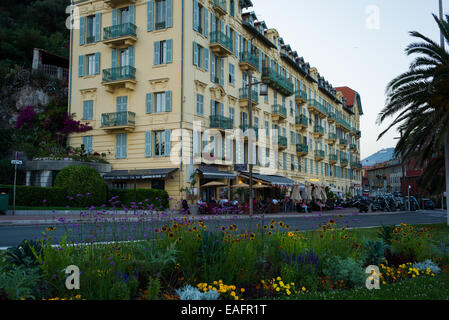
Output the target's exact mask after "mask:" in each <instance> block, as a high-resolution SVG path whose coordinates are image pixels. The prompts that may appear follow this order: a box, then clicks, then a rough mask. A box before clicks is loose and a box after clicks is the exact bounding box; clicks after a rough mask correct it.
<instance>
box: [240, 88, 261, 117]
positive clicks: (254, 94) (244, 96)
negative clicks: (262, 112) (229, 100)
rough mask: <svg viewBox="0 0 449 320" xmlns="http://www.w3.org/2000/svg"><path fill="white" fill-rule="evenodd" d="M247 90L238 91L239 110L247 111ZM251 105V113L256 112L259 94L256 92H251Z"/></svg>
mask: <svg viewBox="0 0 449 320" xmlns="http://www.w3.org/2000/svg"><path fill="white" fill-rule="evenodd" d="M248 91H249V90H248V88H241V89H239V105H240V108H242V109H243V108H244V109H248V106H249V96H248ZM251 91H252V92H251V104H252V106H253V112H258V111H259V108H258V107H257V105H258V104H259V93H258V92H257V91H256V90H254V89H253V90H251Z"/></svg>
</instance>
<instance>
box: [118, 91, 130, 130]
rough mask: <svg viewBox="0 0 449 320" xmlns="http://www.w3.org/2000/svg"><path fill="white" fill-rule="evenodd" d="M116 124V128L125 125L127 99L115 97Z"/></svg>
mask: <svg viewBox="0 0 449 320" xmlns="http://www.w3.org/2000/svg"><path fill="white" fill-rule="evenodd" d="M116 110H117V124H116V125H118V126H120V125H124V124H126V123H127V119H128V97H117V105H116Z"/></svg>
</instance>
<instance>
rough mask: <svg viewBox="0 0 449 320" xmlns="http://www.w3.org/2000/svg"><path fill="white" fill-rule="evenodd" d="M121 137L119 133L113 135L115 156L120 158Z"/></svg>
mask: <svg viewBox="0 0 449 320" xmlns="http://www.w3.org/2000/svg"><path fill="white" fill-rule="evenodd" d="M121 144H122V137H121V135H120V134H118V135H116V136H115V158H116V159H120V158H121V157H122V156H121V151H122V146H121Z"/></svg>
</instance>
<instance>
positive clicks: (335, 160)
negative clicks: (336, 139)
mask: <svg viewBox="0 0 449 320" xmlns="http://www.w3.org/2000/svg"><path fill="white" fill-rule="evenodd" d="M329 161H330V162H337V161H338V155H336V154H330V155H329Z"/></svg>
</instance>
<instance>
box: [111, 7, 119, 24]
mask: <svg viewBox="0 0 449 320" xmlns="http://www.w3.org/2000/svg"><path fill="white" fill-rule="evenodd" d="M117 17H118V10H117V9H114V10H112V25H113V26H116V25H117V24H118V21H117Z"/></svg>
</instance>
